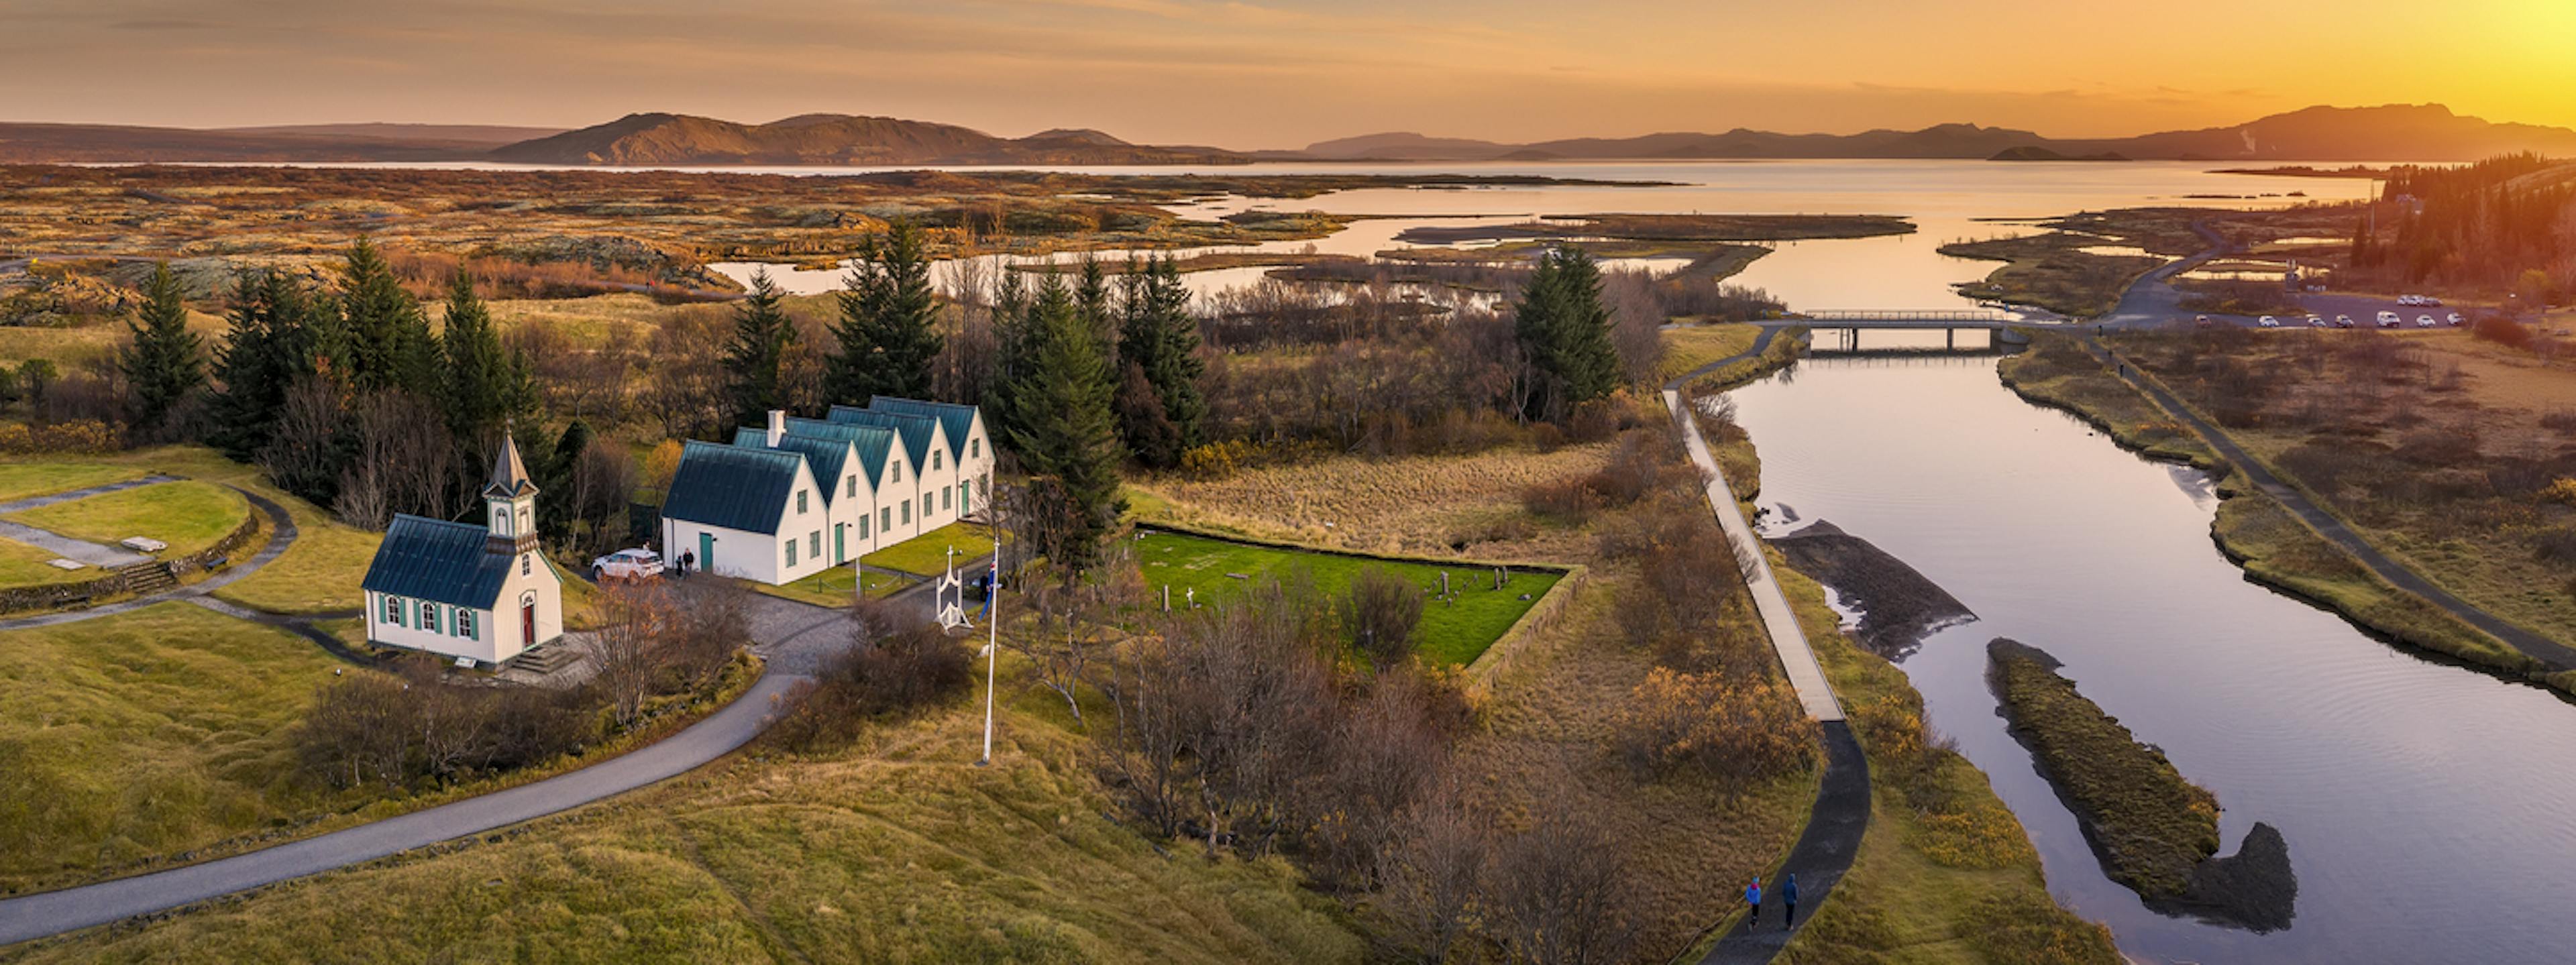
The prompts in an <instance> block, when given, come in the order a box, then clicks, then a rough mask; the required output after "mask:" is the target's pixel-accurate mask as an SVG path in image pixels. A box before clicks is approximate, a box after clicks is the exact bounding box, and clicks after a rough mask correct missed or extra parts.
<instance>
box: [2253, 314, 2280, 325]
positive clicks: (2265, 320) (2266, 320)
mask: <svg viewBox="0 0 2576 965" xmlns="http://www.w3.org/2000/svg"><path fill="white" fill-rule="evenodd" d="M2254 324H2256V325H2260V326H2263V327H2264V328H2279V327H2281V320H2280V319H2277V318H2273V317H2272V316H2270V315H2265V316H2263V317H2262V318H2260V319H2256V320H2255V322H2254Z"/></svg>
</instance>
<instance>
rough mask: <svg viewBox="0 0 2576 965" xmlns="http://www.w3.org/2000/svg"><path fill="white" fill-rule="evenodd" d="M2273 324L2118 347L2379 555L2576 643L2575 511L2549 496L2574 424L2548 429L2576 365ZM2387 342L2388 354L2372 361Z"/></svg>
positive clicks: (2440, 335) (2433, 334) (2569, 396)
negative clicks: (2244, 377) (2262, 329)
mask: <svg viewBox="0 0 2576 965" xmlns="http://www.w3.org/2000/svg"><path fill="white" fill-rule="evenodd" d="M2238 334H2247V333H2238ZM2275 334H2277V335H2279V336H2282V337H2272V338H2256V337H2246V338H2243V339H2238V338H2236V336H2234V335H2229V334H2225V333H2222V334H2220V335H2218V336H2216V337H2210V336H2208V335H2205V334H2195V335H2172V334H2142V335H2123V336H2118V337H2117V343H2118V344H2119V345H2120V346H2121V351H2122V352H2123V354H2124V355H2126V356H2127V357H2129V358H2130V359H2131V360H2132V361H2133V364H2137V365H2139V366H2141V367H2142V368H2143V369H2145V370H2146V371H2148V372H2150V373H2152V374H2153V375H2154V376H2155V377H2156V378H2157V379H2158V380H2159V381H2160V382H2161V383H2162V384H2163V385H2164V386H2165V387H2167V388H2168V389H2170V390H2172V391H2173V392H2175V393H2176V394H2177V395H2179V396H2181V397H2182V398H2183V400H2184V401H2185V402H2186V403H2187V404H2190V405H2191V406H2192V407H2193V408H2194V409H2195V410H2196V411H2197V412H2198V414H2200V415H2201V416H2203V417H2204V418H2206V419H2209V420H2210V421H2212V422H2213V423H2215V424H2218V425H2220V426H2221V427H2222V428H2224V430H2225V431H2226V432H2227V433H2228V435H2229V437H2230V438H2232V439H2233V440H2235V441H2236V443H2237V444H2238V445H2240V446H2242V447H2243V448H2244V449H2245V450H2246V451H2247V452H2248V453H2250V454H2252V455H2253V456H2254V457H2255V458H2256V459H2259V460H2261V461H2262V462H2263V463H2264V464H2265V465H2266V467H2267V468H2269V469H2270V470H2271V471H2272V472H2273V473H2274V474H2275V475H2278V476H2280V477H2281V478H2282V479H2284V480H2287V481H2289V482H2291V483H2292V484H2293V485H2296V486H2297V487H2298V488H2300V489H2301V490H2303V491H2304V492H2305V493H2306V495H2307V496H2308V498H2309V499H2310V501H2312V502H2314V503H2316V504H2317V505H2318V506H2320V507H2322V508H2324V509H2326V510H2327V511H2329V512H2331V513H2334V514H2335V515H2336V516H2337V517H2339V518H2341V519H2342V520H2343V521H2344V522H2345V523H2346V524H2347V525H2349V526H2351V527H2352V528H2353V529H2354V530H2355V531H2356V532H2358V533H2360V534H2361V535H2362V536H2363V537H2364V538H2365V539H2367V540H2369V541H2370V543H2371V545H2373V546H2374V547H2376V548H2378V549H2379V550H2380V551H2381V552H2383V553H2386V554H2388V555H2389V556H2390V557H2392V558H2394V559H2397V560H2399V561H2400V562H2402V563H2404V564H2405V565H2406V566H2407V567H2408V568H2410V569H2413V570H2414V571H2416V572H2418V573H2421V574H2423V575H2424V576H2426V577H2427V578H2429V579H2431V580H2432V581H2433V582H2435V583H2438V584H2440V585H2441V586H2442V587H2443V588H2444V589H2446V590H2449V591H2450V592H2451V593H2452V594H2454V595H2456V596H2458V597H2459V598H2460V599H2462V600H2465V601H2467V602H2469V603H2471V604H2473V605H2476V606H2478V607H2480V608H2483V609H2485V610H2487V611H2488V612H2491V613H2494V614H2496V615H2497V616H2499V617H2502V618H2503V619H2505V620H2508V621H2512V622H2514V623H2517V624H2520V625H2522V626H2525V627H2528V628H2530V629H2532V630H2534V631H2537V632H2539V633H2542V634H2544V635H2548V636H2550V637H2552V638H2554V639H2557V640H2559V641H2561V642H2576V606H2571V605H2569V601H2570V600H2571V598H2576V554H2571V553H2570V552H2569V550H2568V547H2569V546H2571V545H2576V506H2570V505H2567V504H2565V503H2562V502H2559V501H2557V500H2555V499H2553V498H2552V497H2550V496H2549V495H2548V494H2547V492H2546V486H2547V485H2548V484H2549V483H2551V482H2552V481H2553V480H2554V479H2556V478H2564V477H2566V476H2569V475H2576V470H2571V468H2570V467H2569V464H2568V462H2567V460H2566V459H2565V458H2564V457H2563V456H2561V455H2560V454H2559V451H2560V449H2561V447H2562V445H2563V439H2564V436H2565V432H2564V430H2563V429H2559V428H2553V427H2552V426H2551V425H2550V424H2547V423H2548V422H2562V423H2563V420H2564V419H2565V418H2566V414H2567V413H2569V412H2570V411H2576V409H2571V408H2570V407H2568V406H2567V405H2566V403H2569V402H2576V363H2571V362H2569V361H2566V360H2558V359H2543V358H2541V357H2538V356H2536V355H2534V354H2533V353H2531V352H2527V351H2521V350H2516V349H2509V348H2506V347H2503V346H2499V345H2495V344H2493V343H2489V342H2483V341H2479V340H2477V339H2475V338H2473V337H2472V336H2470V335H2469V334H2468V333H2466V332H2461V331H2430V332H2408V333H2406V334H2404V335H2396V336H2386V335H2379V334H2376V333H2350V332H2308V331H2298V332H2286V333H2275ZM2338 336H2341V337H2338ZM2383 348H2384V349H2385V352H2386V354H2385V355H2384V357H2383V358H2384V361H2380V362H2376V363H2374V362H2370V361H2367V353H2369V352H2372V351H2379V350H2381V349H2383ZM2236 366H2245V367H2248V370H2259V371H2263V372H2266V373H2270V376H2269V377H2267V378H2264V379H2260V380H2255V381H2253V382H2250V383H2236V382H2232V381H2230V379H2231V378H2232V377H2228V376H2224V375H2223V373H2224V372H2225V371H2232V370H2234V367H2236ZM2236 386H2250V387H2251V389H2252V393H2251V394H2250V395H2241V394H2239V393H2240V392H2242V391H2243V390H2242V389H2241V388H2236ZM2544 420H2547V422H2544ZM2284 575H2296V574H2284ZM2326 575H2328V576H2331V574H2326ZM2339 609H2340V607H2339ZM2346 612H2347V613H2350V612H2352V611H2350V610H2346ZM2364 622H2370V621H2369V620H2367V619H2365V621H2364ZM2373 625H2376V624H2373ZM2383 629H2388V630H2389V631H2390V632H2391V633H2392V634H2399V635H2402V634H2401V633H2400V630H2401V629H2402V628H2397V627H2384V628H2383Z"/></svg>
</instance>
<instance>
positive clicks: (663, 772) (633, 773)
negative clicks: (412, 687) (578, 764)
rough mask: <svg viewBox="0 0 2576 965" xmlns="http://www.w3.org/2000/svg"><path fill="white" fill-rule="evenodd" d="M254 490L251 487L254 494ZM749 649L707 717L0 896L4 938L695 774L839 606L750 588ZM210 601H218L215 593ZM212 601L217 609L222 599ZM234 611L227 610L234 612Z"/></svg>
mask: <svg viewBox="0 0 2576 965" xmlns="http://www.w3.org/2000/svg"><path fill="white" fill-rule="evenodd" d="M254 498H256V497H254ZM753 601H754V602H753V603H752V614H751V623H752V636H753V639H754V640H756V641H758V642H757V643H756V644H755V645H754V647H753V649H754V650H755V651H756V652H758V653H760V654H761V655H762V656H763V657H764V658H765V659H766V660H767V661H768V664H769V669H768V672H766V673H764V674H763V675H762V676H761V679H760V680H759V681H758V682H756V683H754V684H753V685H752V686H751V689H750V690H748V691H746V692H745V693H744V694H743V695H742V696H741V697H739V698H736V699H735V700H734V702H733V703H731V704H728V705H726V706H725V707H724V708H723V709H721V710H718V711H716V712H715V713H714V714H713V715H710V716H709V717H707V718H706V719H705V720H701V721H699V722H697V723H695V724H691V725H689V726H688V727H686V728H683V729H682V730H681V731H680V732H679V733H676V734H673V735H671V736H669V737H665V738H663V739H661V740H659V741H656V742H654V743H652V744H648V745H645V746H643V747H640V748H637V749H635V750H633V751H630V752H627V753H625V754H621V755H618V756H616V757H612V758H609V759H608V760H605V761H601V762H599V763H596V764H592V765H590V766H588V767H584V768H582V769H580V770H577V771H572V772H570V773H566V774H559V775H556V776H554V777H550V778H547V779H545V780H542V781H536V782H533V783H529V784H522V785H519V786H518V787H513V788H509V789H507V790H501V791H495V792H493V793H490V794H485V795H481V796H477V797H471V798H467V799H465V800H462V801H456V802H453V803H449V804H442V805H439V806H437V807H434V808H428V809H426V810H421V811H414V812H412V813H410V814H404V815H400V816H397V817H391V818H386V819H384V820H382V821H374V822H369V823H367V824H362V825H359V826H357V827H353V828H348V829H345V830H340V831H334V832H331V833H329V834H324V835H319V836H316V837H311V838H306V839H304V840H301V841H294V842H290V843H287V844H281V845H278V846H276V847H272V848H264V849H261V850H258V851H253V852H249V853H247V854H240V855H235V856H233V857H229V858H221V859H218V860H214V861H207V862H203V863H200V864H193V865H187V866H185V867H179V868H172V869H169V870H167V871H156V872H153V873H151V874H146V875H137V876H134V877H131V878H119V879H116V880H113V881H103V882H100V883H98V884H93V885H82V886H79V887H75V888H65V889H62V890H59V891H48V892H42V893H38V894H33V895H26V896H23V897H18V898H10V899H6V900H0V945H6V944H10V943H13V942H22V941H27V940H29V939H33V938H42V937H44V936H47V935H57V934H61V933H63V932H67V931H73V930H75V929H81V928H88V927H91V926H93V925H103V924H107V923H109V922H114V921H121V920H123V919H126V918H131V917H134V916H136V915H147V914H152V913H154V912H160V911H167V910H169V909H172V908H177V907H179V906H182V905H187V904H192V903H195V902H199V901H204V900H206V899H209V898H214V897H218V896H221V895H228V894H232V893H234V892H237V891H243V890H247V889H251V888H257V887H260V886H262V885H268V884H274V883H277V882H280V881H286V880H289V879H293V878H300V877H304V876H306V875H313V874H320V873H322V872H326V871H332V870H336V869H340V868H346V867H348V866H350V865H354V864H359V863H363V862H367V861H373V860H375V859H378V858H383V857H386V856H388V855H394V854H400V853H402V852H404V851H409V850H412V849H416V848H423V847H427V846H430V845H433V844H437V843H439V842H442V841H447V840H451V839H455V838H460V837H466V836H469V835H477V834H482V833H484V832H486V831H491V830H494V829H497V828H503V827H507V826H509V825H513V824H517V823H520V822H523V821H528V820H532V819H535V818H540V817H544V816H546V815H549V814H553V813H556V812H558V811H563V810H567V809H570V808H575V807H579V806H581V805H584V804H589V803H591V802H594V801H598V800H601V799H604V798H608V797H613V796H615V795H618V794H623V793H625V792H627V791H631V790H635V789H636V788H640V787H644V786H646V785H650V784H653V783H655V782H658V781H662V780H666V779H668V778H672V777H676V776H679V775H681V774H685V773H688V772H689V771H691V770H694V769H696V768H698V767H701V766H704V765H706V764H708V763H710V762H712V761H714V760H716V759H717V758H720V757H723V756H724V755H726V754H728V753H731V752H732V751H733V750H734V749H735V748H737V747H741V746H742V745H743V744H745V743H748V742H750V741H751V739H752V738H754V737H757V736H759V735H760V733H761V732H762V731H764V730H767V729H768V728H769V725H770V724H772V723H774V722H776V721H777V719H778V717H779V715H781V714H783V713H784V712H785V711H786V710H787V709H788V707H787V701H788V700H789V699H790V698H791V697H792V695H793V693H794V691H795V688H796V685H797V684H799V683H802V682H805V681H808V680H811V679H813V674H814V672H815V671H816V670H817V669H819V668H820V667H821V666H822V663H823V661H824V660H825V659H826V658H827V657H828V656H829V655H830V654H831V653H833V652H835V651H837V650H838V649H840V648H841V647H843V646H845V645H846V644H847V642H848V637H847V636H846V634H844V633H841V632H839V625H840V624H841V622H842V617H841V615H840V613H838V612H837V611H833V610H826V609H823V608H821V607H815V606H808V605H806V604H802V603H797V602H794V601H792V600H780V599H776V598H774V597H767V596H755V597H753ZM208 602H209V603H210V604H213V603H215V602H216V601H208ZM211 608H214V609H217V610H219V611H221V610H223V609H224V605H214V606H212V607H211ZM227 612H228V611H227Z"/></svg>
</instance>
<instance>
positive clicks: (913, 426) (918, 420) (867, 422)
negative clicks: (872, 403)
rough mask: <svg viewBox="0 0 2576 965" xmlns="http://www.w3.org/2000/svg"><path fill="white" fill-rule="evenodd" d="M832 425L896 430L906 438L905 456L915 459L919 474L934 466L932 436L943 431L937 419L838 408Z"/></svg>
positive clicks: (915, 467)
mask: <svg viewBox="0 0 2576 965" xmlns="http://www.w3.org/2000/svg"><path fill="white" fill-rule="evenodd" d="M832 421H833V422H837V423H840V424H842V425H850V426H877V427H880V428H885V429H892V430H894V431H895V433H896V434H897V435H900V436H902V437H903V452H904V455H906V456H908V457H911V459H912V467H913V469H915V470H919V469H920V468H921V467H923V466H927V465H930V434H931V432H932V431H934V430H936V429H938V428H939V420H937V419H933V418H931V417H929V416H919V415H904V414H903V413H900V412H877V411H874V410H870V409H854V408H851V407H849V406H846V405H836V406H833V407H832Z"/></svg>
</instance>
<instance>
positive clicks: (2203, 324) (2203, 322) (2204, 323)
mask: <svg viewBox="0 0 2576 965" xmlns="http://www.w3.org/2000/svg"><path fill="white" fill-rule="evenodd" d="M2191 323H2192V324H2193V325H2194V326H2197V327H2200V328H2208V327H2209V316H2207V315H2203V316H2200V317H2199V318H2195V319H2192V320H2191Z"/></svg>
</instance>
